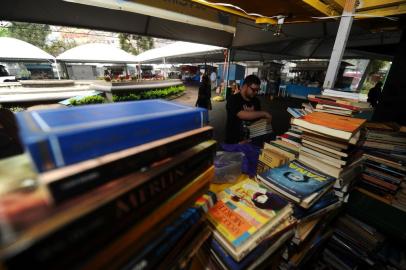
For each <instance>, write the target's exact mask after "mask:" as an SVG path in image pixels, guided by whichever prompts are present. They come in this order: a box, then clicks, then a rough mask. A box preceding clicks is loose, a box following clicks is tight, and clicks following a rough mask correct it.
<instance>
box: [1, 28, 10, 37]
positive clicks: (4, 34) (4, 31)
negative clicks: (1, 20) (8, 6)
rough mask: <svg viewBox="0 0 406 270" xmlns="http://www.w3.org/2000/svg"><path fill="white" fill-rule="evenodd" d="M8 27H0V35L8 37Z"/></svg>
mask: <svg viewBox="0 0 406 270" xmlns="http://www.w3.org/2000/svg"><path fill="white" fill-rule="evenodd" d="M8 36H9V33H8V29H7V28H5V27H0V37H8Z"/></svg>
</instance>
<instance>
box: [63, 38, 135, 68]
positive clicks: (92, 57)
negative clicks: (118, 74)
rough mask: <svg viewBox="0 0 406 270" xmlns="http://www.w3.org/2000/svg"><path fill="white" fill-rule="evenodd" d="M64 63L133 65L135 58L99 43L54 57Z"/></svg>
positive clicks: (83, 46)
mask: <svg viewBox="0 0 406 270" xmlns="http://www.w3.org/2000/svg"><path fill="white" fill-rule="evenodd" d="M56 59H57V60H60V61H64V62H79V63H135V62H137V61H136V59H135V56H134V55H132V54H129V53H127V52H125V51H123V50H121V49H119V48H116V47H114V46H111V45H107V44H101V43H90V44H84V45H80V46H77V47H75V48H72V49H70V50H67V51H65V52H64V53H62V54H60V55H59V56H57V57H56Z"/></svg>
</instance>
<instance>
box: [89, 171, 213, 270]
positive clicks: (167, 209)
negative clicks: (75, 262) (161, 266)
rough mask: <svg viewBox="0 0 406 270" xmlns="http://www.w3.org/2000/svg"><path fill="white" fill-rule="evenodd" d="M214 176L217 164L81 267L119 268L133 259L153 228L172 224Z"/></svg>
mask: <svg viewBox="0 0 406 270" xmlns="http://www.w3.org/2000/svg"><path fill="white" fill-rule="evenodd" d="M213 177H214V166H211V167H210V168H209V169H207V170H206V171H205V172H203V173H202V174H200V175H198V176H197V177H196V178H195V179H194V180H193V181H192V182H190V183H189V184H188V185H187V186H185V187H184V188H183V189H181V190H180V191H179V192H178V193H176V194H174V195H173V196H172V197H170V198H169V199H168V200H167V201H163V202H162V204H161V206H160V207H159V208H157V209H156V210H155V211H153V212H151V213H149V214H148V215H146V216H145V218H144V219H143V220H142V221H141V222H140V223H139V224H137V225H135V226H133V227H131V228H130V229H129V230H128V231H127V232H126V233H124V234H123V235H121V236H120V237H116V238H115V239H114V240H113V241H111V242H110V243H109V244H108V245H107V246H106V247H104V248H103V249H102V250H100V251H99V252H98V253H97V254H96V255H94V256H93V257H92V258H91V259H90V260H89V261H87V262H85V263H84V265H83V266H82V267H81V269H83V270H86V269H89V270H90V269H92V270H94V269H104V268H105V267H106V265H108V266H109V268H112V269H117V268H119V267H121V266H122V265H123V264H125V263H126V262H127V261H128V259H130V258H134V256H136V254H137V253H138V252H139V251H140V250H142V249H143V248H144V247H145V246H146V245H147V244H148V243H150V242H151V241H152V239H153V237H155V236H156V234H154V233H152V232H151V228H154V231H155V232H159V231H161V230H163V229H164V228H165V227H166V226H168V225H170V224H171V223H173V222H174V221H175V220H176V219H177V218H178V217H179V215H180V214H181V213H182V212H183V211H185V210H186V209H187V208H188V207H190V206H191V205H193V204H194V202H195V201H196V200H197V199H198V198H199V197H200V196H202V195H203V194H205V193H206V192H207V190H208V188H209V185H210V181H211V179H212V178H213Z"/></svg>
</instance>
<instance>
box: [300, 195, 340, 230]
mask: <svg viewBox="0 0 406 270" xmlns="http://www.w3.org/2000/svg"><path fill="white" fill-rule="evenodd" d="M340 205H341V202H339V200H338V198H337V197H336V196H335V195H334V192H333V191H330V192H327V193H325V194H324V195H323V196H322V197H321V198H320V199H319V200H317V202H316V203H314V204H313V205H312V206H311V207H310V208H308V209H304V208H302V207H299V206H295V207H294V208H293V217H295V218H296V219H297V220H298V222H299V223H301V222H305V221H307V220H309V219H312V218H315V217H318V216H321V215H323V214H324V213H327V212H329V211H331V210H333V209H336V208H337V207H339V206H340Z"/></svg>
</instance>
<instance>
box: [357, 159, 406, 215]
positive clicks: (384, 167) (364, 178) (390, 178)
mask: <svg viewBox="0 0 406 270" xmlns="http://www.w3.org/2000/svg"><path fill="white" fill-rule="evenodd" d="M356 188H357V190H358V191H360V192H362V193H364V194H366V195H368V196H370V197H373V198H375V199H377V200H379V201H382V202H384V203H387V204H390V205H393V206H394V207H396V208H398V209H400V210H402V211H405V212H406V168H405V166H404V165H402V163H397V162H396V160H394V159H392V158H389V157H388V156H386V155H384V154H378V153H365V154H364V170H363V172H362V175H361V179H360V181H359V182H358V183H357V187H356Z"/></svg>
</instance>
